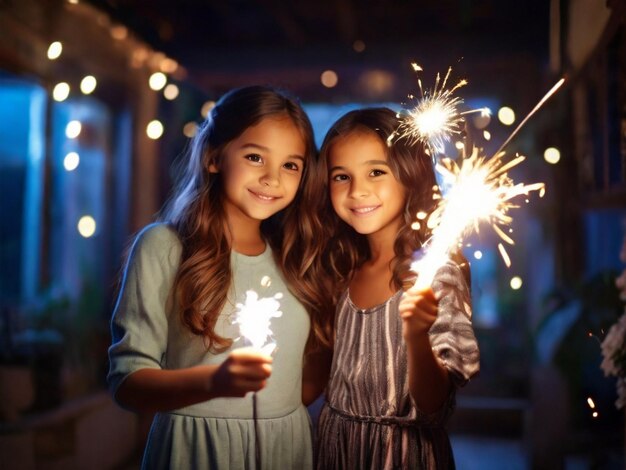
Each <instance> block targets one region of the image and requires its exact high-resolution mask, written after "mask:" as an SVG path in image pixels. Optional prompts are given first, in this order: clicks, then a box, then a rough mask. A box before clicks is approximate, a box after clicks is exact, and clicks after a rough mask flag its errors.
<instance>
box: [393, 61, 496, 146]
mask: <svg viewBox="0 0 626 470" xmlns="http://www.w3.org/2000/svg"><path fill="white" fill-rule="evenodd" d="M412 66H413V70H414V71H415V72H416V73H418V72H421V71H422V70H423V69H422V67H420V66H419V65H417V64H415V63H414V64H412ZM451 72H452V67H449V68H448V71H447V73H446V75H445V76H444V78H443V80H442V79H441V75H440V74H439V73H438V74H437V78H436V79H435V86H434V87H433V88H432V90H430V89H427V90H424V88H423V86H422V80H421V78H418V81H417V83H418V86H419V91H420V96H419V97H418V98H416V97H415V96H413V95H409V99H411V100H416V105H415V106H414V107H413V108H412V109H409V110H406V111H403V112H402V113H400V114H401V115H404V117H405V119H403V120H402V123H401V124H400V126H399V127H398V129H397V130H396V132H394V133H393V134H391V135H390V136H389V138H388V139H387V143H388V144H391V143H392V142H393V141H394V140H395V139H398V138H408V139H409V140H410V141H412V142H421V143H422V144H423V145H424V146H425V147H426V148H427V149H428V150H429V151H430V153H431V155H433V156H434V155H435V154H437V153H443V151H444V145H445V142H447V141H449V140H450V138H451V137H452V136H453V135H457V134H460V133H461V132H462V127H463V124H464V123H465V119H464V117H463V116H464V115H466V114H470V113H475V112H480V113H481V114H483V115H489V114H490V111H489V109H487V108H481V109H473V110H469V111H463V112H461V111H460V106H461V105H462V104H463V99H461V98H460V97H458V96H454V92H455V91H456V90H458V89H459V88H461V87H463V86H465V85H467V80H465V79H463V80H459V82H457V84H456V85H454V86H453V87H451V88H446V86H447V85H448V80H449V78H450V74H451Z"/></svg>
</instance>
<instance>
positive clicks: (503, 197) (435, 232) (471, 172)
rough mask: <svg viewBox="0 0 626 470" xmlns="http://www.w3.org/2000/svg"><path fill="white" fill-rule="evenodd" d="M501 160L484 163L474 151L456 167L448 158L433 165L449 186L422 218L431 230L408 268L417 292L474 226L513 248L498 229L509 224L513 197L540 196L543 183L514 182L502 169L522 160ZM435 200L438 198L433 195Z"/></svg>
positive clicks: (480, 156)
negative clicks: (536, 193) (490, 230)
mask: <svg viewBox="0 0 626 470" xmlns="http://www.w3.org/2000/svg"><path fill="white" fill-rule="evenodd" d="M503 156H504V152H501V153H499V154H497V155H495V156H494V157H492V158H490V159H487V158H486V157H485V156H484V155H482V154H481V153H480V151H479V149H477V148H474V149H473V151H472V154H471V155H470V156H469V157H468V158H465V159H463V160H462V162H461V164H460V166H459V165H458V164H457V163H456V162H455V161H454V160H451V159H449V158H444V159H442V160H441V163H439V164H437V165H436V169H437V171H439V172H440V173H441V174H442V175H443V177H444V180H445V181H446V182H447V183H450V184H451V186H450V189H449V190H448V191H447V194H446V196H445V197H444V198H441V199H440V201H439V204H438V205H437V207H436V208H435V210H434V211H433V212H432V213H431V215H430V216H429V217H428V220H427V225H428V228H430V229H431V230H432V237H431V238H430V239H429V240H428V242H427V243H426V246H425V249H424V256H423V257H422V258H421V259H418V260H417V261H415V262H414V263H413V264H412V265H411V268H412V270H413V271H415V272H417V273H419V276H418V278H417V281H416V283H415V287H416V288H418V289H423V288H426V287H428V286H429V285H430V284H431V282H432V279H433V278H434V275H435V273H436V271H437V269H438V268H439V267H440V266H442V265H443V264H445V262H446V261H447V260H448V258H449V252H450V250H451V249H453V248H454V247H456V246H457V245H458V244H459V243H461V242H462V240H463V238H464V237H465V236H467V235H468V234H469V233H471V232H473V231H476V232H478V230H479V224H480V223H484V222H486V223H488V224H489V225H491V227H492V228H493V230H494V231H495V232H496V233H497V234H498V236H499V237H500V238H501V239H502V240H503V241H504V242H506V243H508V244H509V245H513V244H514V241H513V239H512V238H511V237H509V236H508V235H507V234H506V233H505V231H504V230H503V229H502V227H503V226H506V225H509V224H510V223H511V222H512V220H513V219H512V217H511V216H510V215H509V214H508V212H509V210H510V209H512V208H515V207H519V206H517V205H516V204H515V203H514V201H513V199H515V198H516V197H517V196H520V195H526V196H528V194H529V193H530V192H531V191H539V195H540V197H541V196H543V195H544V193H545V185H544V184H543V183H534V184H523V183H518V184H515V183H514V182H513V180H512V179H511V178H510V177H509V175H508V171H509V170H510V169H511V168H513V167H514V166H516V165H518V164H519V163H521V162H522V161H524V159H525V157H523V156H521V155H520V156H517V157H516V158H514V159H513V160H512V161H510V162H508V163H503V161H502V157H503ZM435 197H439V196H438V194H436V195H435ZM498 249H499V251H500V254H501V256H502V257H503V259H504V261H505V263H506V264H507V266H510V264H511V263H510V259H509V257H508V254H507V253H506V250H505V248H504V245H503V244H502V243H500V244H498Z"/></svg>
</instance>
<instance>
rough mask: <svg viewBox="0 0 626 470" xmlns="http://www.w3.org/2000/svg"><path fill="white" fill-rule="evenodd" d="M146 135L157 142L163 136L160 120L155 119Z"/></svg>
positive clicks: (147, 127)
mask: <svg viewBox="0 0 626 470" xmlns="http://www.w3.org/2000/svg"><path fill="white" fill-rule="evenodd" d="M146 134H147V135H148V137H150V138H151V139H152V140H156V139H158V138H159V137H161V136H162V135H163V124H161V121H159V120H158V119H153V120H152V121H150V122H149V123H148V125H147V126H146Z"/></svg>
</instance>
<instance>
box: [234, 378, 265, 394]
mask: <svg viewBox="0 0 626 470" xmlns="http://www.w3.org/2000/svg"><path fill="white" fill-rule="evenodd" d="M266 385H267V381H266V380H246V379H240V380H237V382H236V383H235V386H236V387H237V389H239V390H240V391H241V392H242V393H243V395H245V394H246V393H248V392H258V391H259V390H261V389H263V388H265V386H266Z"/></svg>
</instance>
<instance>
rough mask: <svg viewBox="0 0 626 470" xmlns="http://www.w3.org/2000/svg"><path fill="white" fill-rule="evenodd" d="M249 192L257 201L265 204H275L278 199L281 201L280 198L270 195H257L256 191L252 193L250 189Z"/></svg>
mask: <svg viewBox="0 0 626 470" xmlns="http://www.w3.org/2000/svg"><path fill="white" fill-rule="evenodd" d="M248 191H249V192H250V194H252V195H253V196H254V197H255V198H256V199H258V200H260V201H263V202H273V201H276V200H277V199H280V196H271V195H269V194H263V193H257V192H256V191H252V190H251V189H248Z"/></svg>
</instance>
